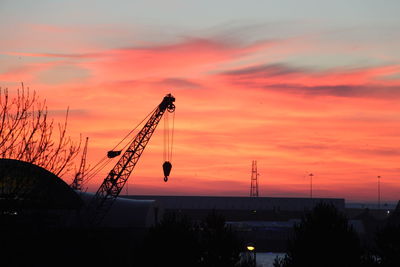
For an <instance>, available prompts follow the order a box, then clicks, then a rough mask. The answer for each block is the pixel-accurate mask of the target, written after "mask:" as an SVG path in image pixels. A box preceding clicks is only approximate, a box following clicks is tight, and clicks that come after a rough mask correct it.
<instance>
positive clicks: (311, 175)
mask: <svg viewBox="0 0 400 267" xmlns="http://www.w3.org/2000/svg"><path fill="white" fill-rule="evenodd" d="M309 176H310V198H312V178H313V176H314V174H312V173H310V174H309Z"/></svg>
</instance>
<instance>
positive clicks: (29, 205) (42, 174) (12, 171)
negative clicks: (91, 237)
mask: <svg viewBox="0 0 400 267" xmlns="http://www.w3.org/2000/svg"><path fill="white" fill-rule="evenodd" d="M82 204H83V202H82V200H81V199H80V197H79V196H78V194H77V193H76V192H75V191H74V190H72V189H71V188H70V187H69V186H68V185H67V184H66V183H65V182H64V181H63V180H61V179H60V178H59V177H58V176H56V175H55V174H53V173H51V172H49V171H47V170H45V169H43V168H42V167H39V166H37V165H34V164H31V163H27V162H23V161H19V160H13V159H0V208H7V207H8V208H24V209H76V208H79V207H80V206H81V205H82Z"/></svg>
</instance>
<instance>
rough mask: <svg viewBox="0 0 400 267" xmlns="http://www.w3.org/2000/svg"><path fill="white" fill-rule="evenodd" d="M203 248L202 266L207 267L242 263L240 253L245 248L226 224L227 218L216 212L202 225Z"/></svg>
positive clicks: (227, 266)
mask: <svg viewBox="0 0 400 267" xmlns="http://www.w3.org/2000/svg"><path fill="white" fill-rule="evenodd" d="M201 246H202V258H201V266H207V267H231V266H235V264H237V263H239V262H240V253H241V251H243V247H244V245H243V243H242V242H241V241H240V240H239V239H238V238H237V237H236V235H235V234H234V233H233V231H232V230H231V228H230V227H229V226H227V225H226V224H225V218H224V217H223V216H222V215H220V214H218V213H217V212H216V211H214V210H213V211H212V212H211V213H209V214H208V215H207V217H206V218H205V220H204V222H203V224H202V232H201Z"/></svg>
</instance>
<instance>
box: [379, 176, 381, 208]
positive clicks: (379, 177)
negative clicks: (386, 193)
mask: <svg viewBox="0 0 400 267" xmlns="http://www.w3.org/2000/svg"><path fill="white" fill-rule="evenodd" d="M380 209H381V176H380V175H378V210H380Z"/></svg>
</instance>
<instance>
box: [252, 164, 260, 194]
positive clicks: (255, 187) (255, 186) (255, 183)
mask: <svg viewBox="0 0 400 267" xmlns="http://www.w3.org/2000/svg"><path fill="white" fill-rule="evenodd" d="M259 175H260V174H259V173H258V172H257V161H256V160H253V162H252V165H251V187H250V197H258V176H259Z"/></svg>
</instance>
